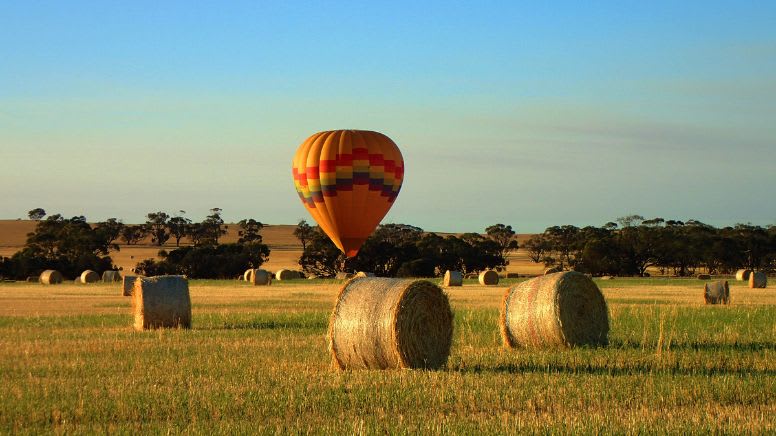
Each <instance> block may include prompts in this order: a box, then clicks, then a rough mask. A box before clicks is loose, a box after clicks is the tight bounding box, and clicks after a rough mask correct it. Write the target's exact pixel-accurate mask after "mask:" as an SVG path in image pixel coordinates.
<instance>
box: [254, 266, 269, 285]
mask: <svg viewBox="0 0 776 436" xmlns="http://www.w3.org/2000/svg"><path fill="white" fill-rule="evenodd" d="M252 271H253V274H251V279H250V283H251V284H252V285H253V286H267V285H271V284H272V274H270V273H269V271H267V270H263V269H254V270H252Z"/></svg>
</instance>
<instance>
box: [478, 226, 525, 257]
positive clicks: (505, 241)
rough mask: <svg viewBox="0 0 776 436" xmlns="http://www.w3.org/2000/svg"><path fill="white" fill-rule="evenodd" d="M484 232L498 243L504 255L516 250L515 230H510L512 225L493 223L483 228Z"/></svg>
mask: <svg viewBox="0 0 776 436" xmlns="http://www.w3.org/2000/svg"><path fill="white" fill-rule="evenodd" d="M485 233H486V234H487V235H488V237H489V238H490V239H492V240H494V241H496V243H497V244H498V246H499V248H500V249H501V255H502V256H504V257H506V255H507V254H508V253H509V252H510V251H512V250H517V248H518V247H517V240H515V231H514V230H512V226H506V225H504V224H494V225H492V226H490V227H488V228H486V229H485Z"/></svg>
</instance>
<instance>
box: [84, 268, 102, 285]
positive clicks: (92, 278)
mask: <svg viewBox="0 0 776 436" xmlns="http://www.w3.org/2000/svg"><path fill="white" fill-rule="evenodd" d="M99 281H100V275H99V274H97V272H95V271H92V270H90V269H87V270H86V271H84V272H82V273H81V283H97V282H99Z"/></svg>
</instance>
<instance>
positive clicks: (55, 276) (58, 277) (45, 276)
mask: <svg viewBox="0 0 776 436" xmlns="http://www.w3.org/2000/svg"><path fill="white" fill-rule="evenodd" d="M38 281H39V282H41V283H43V284H44V285H57V284H60V283H62V274H61V273H60V272H59V271H57V270H55V269H47V270H46V271H43V272H42V273H40V278H39V279H38Z"/></svg>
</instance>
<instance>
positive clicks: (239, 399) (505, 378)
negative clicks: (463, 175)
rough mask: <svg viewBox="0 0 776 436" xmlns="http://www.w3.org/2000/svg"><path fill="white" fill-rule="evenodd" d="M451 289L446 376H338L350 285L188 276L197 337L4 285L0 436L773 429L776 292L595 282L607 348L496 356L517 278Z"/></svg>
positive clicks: (118, 300) (0, 290)
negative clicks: (342, 299)
mask: <svg viewBox="0 0 776 436" xmlns="http://www.w3.org/2000/svg"><path fill="white" fill-rule="evenodd" d="M515 282H517V280H512V279H510V280H504V281H502V282H501V283H500V284H499V286H494V287H482V286H479V285H476V284H475V283H474V282H473V281H466V282H465V286H464V287H463V288H457V289H448V290H447V293H448V295H449V297H450V300H451V303H452V307H453V311H454V313H455V330H454V341H453V348H452V353H451V356H450V359H449V361H448V365H447V367H446V368H445V369H443V370H440V371H422V370H394V371H344V372H340V371H336V370H333V369H332V367H331V365H330V363H331V357H330V355H329V353H328V351H327V349H326V339H325V334H326V329H327V323H328V317H329V314H330V311H331V309H332V305H333V302H334V299H335V296H336V293H337V291H338V289H339V287H340V286H341V283H340V282H338V281H335V280H298V281H290V282H275V283H273V285H272V286H271V287H251V286H249V285H248V284H245V283H241V282H236V281H192V282H191V283H190V286H191V293H192V303H193V328H192V329H191V330H158V331H148V332H135V331H133V330H132V328H131V324H132V316H131V313H130V305H131V303H130V298H128V297H122V296H120V289H119V286H118V285H103V284H95V285H72V284H68V285H57V286H48V287H46V286H43V285H39V284H29V283H0V338H3V340H2V341H0V392H3V400H2V401H0V433H17V432H20V433H41V432H56V433H69V432H79V433H82V432H119V433H137V432H140V431H142V432H153V433H162V432H164V433H167V432H171V433H183V432H192V433H196V434H201V433H219V434H221V433H236V432H241V433H247V432H262V433H332V432H343V433H344V432H348V433H351V432H352V433H370V434H371V433H417V432H423V433H427V432H435V433H468V434H474V433H491V434H493V433H504V432H509V433H516V432H542V433H545V432H563V433H568V432H585V433H592V432H603V433H620V432H648V433H664V432H672V433H689V432H694V433H696V432H734V433H743V432H745V433H764V432H774V431H776V418H775V417H776V292H774V290H773V288H768V289H748V288H746V287H745V286H744V285H743V284H741V283H740V282H732V281H731V298H732V304H731V305H729V306H705V305H703V298H702V289H703V282H701V281H697V280H692V279H659V278H651V279H616V280H609V281H598V282H597V283H598V284H599V286H600V287H601V288H602V291H603V292H604V295H605V296H606V298H607V301H608V304H609V311H610V317H611V333H610V346H609V347H607V348H597V349H596V348H578V349H573V350H542V351H528V350H507V349H504V348H502V347H501V338H500V335H499V330H498V325H497V324H498V307H499V304H500V302H501V298H502V295H503V293H504V291H505V289H506V287H507V286H508V285H509V284H512V283H515Z"/></svg>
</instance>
